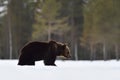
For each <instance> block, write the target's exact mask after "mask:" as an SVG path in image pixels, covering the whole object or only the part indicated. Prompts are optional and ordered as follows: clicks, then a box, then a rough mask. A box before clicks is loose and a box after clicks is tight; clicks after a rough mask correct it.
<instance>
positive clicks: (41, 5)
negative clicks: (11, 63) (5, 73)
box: [0, 0, 120, 60]
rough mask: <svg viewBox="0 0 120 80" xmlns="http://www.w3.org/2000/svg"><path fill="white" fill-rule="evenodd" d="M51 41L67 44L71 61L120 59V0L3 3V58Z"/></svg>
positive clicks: (4, 0)
mask: <svg viewBox="0 0 120 80" xmlns="http://www.w3.org/2000/svg"><path fill="white" fill-rule="evenodd" d="M51 39H52V40H56V41H60V42H64V43H67V44H68V45H69V47H70V50H71V54H72V60H109V59H117V60H119V59H120V0H0V59H17V58H18V56H19V50H20V48H21V47H22V46H23V45H24V44H26V43H27V42H29V41H49V40H51Z"/></svg>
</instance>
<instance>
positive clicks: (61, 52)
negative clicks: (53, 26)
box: [49, 41, 71, 58]
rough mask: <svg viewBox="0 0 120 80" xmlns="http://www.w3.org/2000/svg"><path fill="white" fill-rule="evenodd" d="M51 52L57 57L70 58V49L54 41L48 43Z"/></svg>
mask: <svg viewBox="0 0 120 80" xmlns="http://www.w3.org/2000/svg"><path fill="white" fill-rule="evenodd" d="M49 44H50V45H52V46H51V49H52V50H55V52H56V54H57V56H63V57H65V58H70V57H71V55H70V49H69V47H68V46H67V45H66V44H63V43H61V42H56V41H50V42H49Z"/></svg>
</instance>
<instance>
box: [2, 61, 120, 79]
mask: <svg viewBox="0 0 120 80" xmlns="http://www.w3.org/2000/svg"><path fill="white" fill-rule="evenodd" d="M17 62H18V61H17V60H0V80H120V61H115V60H111V61H105V62H104V61H92V62H91V61H56V65H57V67H52V66H44V65H43V63H42V61H39V62H36V65H35V66H18V65H17Z"/></svg>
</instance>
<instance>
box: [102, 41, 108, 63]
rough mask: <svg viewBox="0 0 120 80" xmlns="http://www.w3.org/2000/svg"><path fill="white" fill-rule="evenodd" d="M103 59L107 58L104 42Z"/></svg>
mask: <svg viewBox="0 0 120 80" xmlns="http://www.w3.org/2000/svg"><path fill="white" fill-rule="evenodd" d="M103 59H104V60H105V61H106V60H107V53H106V44H105V43H103Z"/></svg>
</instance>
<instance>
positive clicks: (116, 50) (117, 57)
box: [115, 44, 119, 60]
mask: <svg viewBox="0 0 120 80" xmlns="http://www.w3.org/2000/svg"><path fill="white" fill-rule="evenodd" d="M115 54H116V59H117V60H119V52H118V45H117V44H115Z"/></svg>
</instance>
